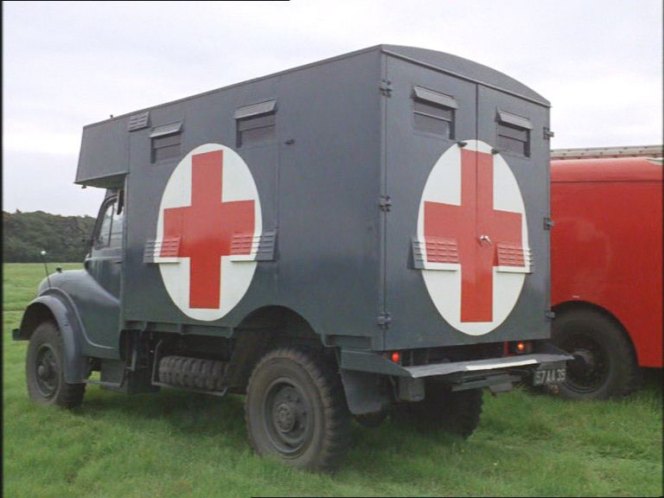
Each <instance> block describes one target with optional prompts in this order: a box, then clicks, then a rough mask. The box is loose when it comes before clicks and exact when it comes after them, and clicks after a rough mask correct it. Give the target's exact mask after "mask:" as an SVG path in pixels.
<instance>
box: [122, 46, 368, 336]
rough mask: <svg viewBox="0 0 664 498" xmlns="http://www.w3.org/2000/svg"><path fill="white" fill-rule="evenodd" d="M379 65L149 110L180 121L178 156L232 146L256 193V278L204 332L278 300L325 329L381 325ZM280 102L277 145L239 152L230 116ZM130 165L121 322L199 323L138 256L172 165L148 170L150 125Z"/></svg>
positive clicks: (341, 65)
mask: <svg viewBox="0 0 664 498" xmlns="http://www.w3.org/2000/svg"><path fill="white" fill-rule="evenodd" d="M378 67H379V54H378V52H375V53H366V54H362V55H358V56H357V57H351V58H347V59H341V60H338V61H335V62H333V63H330V64H328V65H321V66H314V67H311V68H309V69H308V70H307V71H299V72H298V71H295V72H292V73H289V74H287V75H284V76H280V77H275V78H272V79H262V80H259V81H255V82H250V83H247V84H245V85H240V86H235V87H232V88H229V89H227V90H223V91H219V92H216V93H212V94H208V95H205V96H202V97H200V98H198V99H192V100H188V101H185V102H180V103H176V104H173V105H171V106H160V107H158V108H155V109H153V110H152V111H151V121H152V125H153V126H160V125H161V124H162V123H164V124H167V123H171V122H174V121H179V120H183V119H184V120H185V121H186V125H185V126H184V128H183V132H182V150H181V156H184V155H185V154H186V153H187V152H189V151H190V150H191V149H193V148H195V147H197V146H198V145H201V144H204V143H210V142H214V143H222V144H224V145H227V146H230V147H232V148H235V149H236V150H237V152H238V154H240V156H241V157H242V158H243V159H244V161H245V162H246V163H247V165H248V166H249V168H250V170H251V172H252V175H253V176H254V180H255V182H256V185H257V188H258V191H259V194H260V198H261V206H262V217H263V233H264V236H265V237H264V240H262V241H261V254H260V256H261V257H260V258H258V259H259V260H260V262H259V264H258V267H257V271H256V274H255V276H254V279H253V283H252V285H251V287H250V288H249V291H248V292H247V294H246V296H245V298H244V299H243V300H242V301H241V302H240V303H239V305H238V306H237V307H236V308H235V309H234V310H233V311H232V312H231V313H230V314H229V315H227V316H226V317H224V318H223V319H221V320H220V321H218V322H213V323H210V324H211V325H215V326H220V327H233V326H235V325H237V324H238V323H239V322H240V320H242V318H244V316H246V315H247V314H249V313H250V312H251V311H253V310H254V309H257V308H259V307H261V306H266V305H282V306H288V307H290V308H292V309H294V310H296V311H297V312H298V313H300V314H302V315H303V316H304V317H305V318H306V319H307V320H309V321H310V322H311V323H312V325H314V326H315V328H316V329H317V330H319V331H320V332H322V333H343V334H348V335H365V336H366V335H371V334H372V333H373V332H374V331H375V330H377V329H376V327H375V319H376V315H377V313H378V309H377V300H376V298H375V294H376V293H377V292H378V286H379V284H378V276H377V270H378V263H377V257H378V256H377V254H378V249H379V248H378V240H377V238H376V232H377V223H378V195H379V192H378V184H377V182H376V178H377V176H378V170H379V156H380V154H379V150H380V144H379V130H380V121H379V103H380V94H379V91H378V77H377V75H378ZM275 99H277V100H278V101H279V108H278V109H277V111H276V140H274V141H272V142H269V143H262V144H256V145H250V146H243V147H239V148H236V147H235V143H236V137H235V133H236V128H235V127H236V122H235V113H236V110H237V109H238V108H242V107H244V106H246V105H251V104H253V103H255V102H256V101H266V100H275ZM131 160H132V163H131V176H130V178H131V181H130V182H128V185H129V187H128V192H127V201H126V202H127V220H126V223H127V234H128V235H127V240H128V247H127V254H126V257H125V263H124V265H123V266H124V270H125V274H124V284H125V292H124V296H123V298H124V301H123V304H124V308H123V309H124V319H125V320H132V321H147V320H150V321H164V322H174V323H200V322H196V321H195V320H191V319H189V318H187V317H185V316H184V315H183V314H182V313H181V312H180V311H179V310H178V309H177V308H176V307H175V305H174V304H173V303H172V302H171V301H170V298H169V297H168V295H167V293H166V291H165V289H164V286H163V283H162V281H161V276H160V273H159V269H158V266H157V265H154V264H150V263H149V262H147V263H146V260H145V259H144V257H145V247H146V243H148V242H149V241H150V240H154V239H155V230H156V220H157V217H158V209H159V202H160V199H161V193H162V191H163V189H164V187H165V185H166V182H167V180H168V177H169V176H170V174H171V172H172V171H173V169H174V168H175V166H176V165H177V162H178V161H179V158H176V159H172V160H165V161H161V162H158V163H151V162H150V146H149V138H148V130H139V131H136V132H133V133H132V134H131ZM275 233H276V234H277V237H276V238H275V237H272V238H271V237H270V235H273V234H275ZM268 253H269V254H268ZM148 261H149V258H148Z"/></svg>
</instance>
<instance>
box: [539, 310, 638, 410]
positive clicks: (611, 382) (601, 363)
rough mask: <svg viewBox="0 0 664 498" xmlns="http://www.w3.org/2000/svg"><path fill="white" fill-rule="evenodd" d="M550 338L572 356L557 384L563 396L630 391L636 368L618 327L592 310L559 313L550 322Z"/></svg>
mask: <svg viewBox="0 0 664 498" xmlns="http://www.w3.org/2000/svg"><path fill="white" fill-rule="evenodd" d="M552 342H553V343H554V344H556V345H557V346H558V347H560V348H561V349H563V350H564V351H566V352H568V353H570V354H571V355H573V356H574V360H573V361H570V362H569V363H568V364H567V380H566V381H565V382H564V383H563V384H561V385H560V386H559V389H560V395H561V396H562V397H563V398H567V399H576V400H583V399H607V398H611V397H618V396H624V395H626V394H629V393H630V392H632V391H633V390H634V389H635V388H636V386H637V384H638V377H639V369H638V365H637V364H636V359H635V358H634V353H633V351H632V347H631V344H630V343H629V340H628V339H627V338H626V336H625V334H624V333H623V330H622V329H621V327H620V326H619V325H618V324H617V323H615V322H614V321H613V320H611V319H610V318H609V317H607V316H605V315H603V314H601V313H600V312H598V311H595V310H573V311H568V312H562V313H560V314H559V315H558V316H557V317H556V319H555V320H554V322H553V328H552Z"/></svg>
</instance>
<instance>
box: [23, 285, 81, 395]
mask: <svg viewBox="0 0 664 498" xmlns="http://www.w3.org/2000/svg"><path fill="white" fill-rule="evenodd" d="M65 299H66V297H65ZM46 320H53V321H55V323H56V324H57V326H58V328H59V329H60V335H61V337H62V344H63V349H64V351H63V354H64V360H65V361H64V363H65V364H64V376H65V382H67V383H68V384H78V383H81V382H85V379H86V378H87V376H88V362H87V359H86V358H85V357H84V356H82V355H81V340H82V334H83V330H82V325H81V323H80V320H79V319H78V316H77V314H76V312H75V310H74V309H72V305H71V304H70V303H68V302H66V301H65V300H64V299H62V298H61V297H59V296H57V295H53V294H47V295H41V296H39V297H38V298H37V299H35V300H34V301H32V302H31V303H30V304H29V305H28V307H27V308H26V310H25V313H23V319H22V320H21V326H20V327H19V328H18V329H16V330H14V332H13V338H14V339H15V340H29V339H30V337H31V336H32V333H33V332H34V330H35V329H36V328H37V326H38V325H39V324H40V323H42V322H44V321H46Z"/></svg>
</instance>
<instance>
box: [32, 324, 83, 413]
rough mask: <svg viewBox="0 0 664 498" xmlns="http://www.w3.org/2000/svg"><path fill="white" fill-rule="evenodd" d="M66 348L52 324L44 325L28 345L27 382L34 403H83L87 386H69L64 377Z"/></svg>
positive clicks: (58, 331)
mask: <svg viewBox="0 0 664 498" xmlns="http://www.w3.org/2000/svg"><path fill="white" fill-rule="evenodd" d="M64 361H65V359H64V347H63V344H62V337H61V336H60V330H59V329H58V328H57V326H56V325H55V324H54V323H53V322H43V323H41V324H40V325H39V326H38V327H37V328H36V329H35V331H34V332H33V334H32V337H30V343H29V344H28V354H27V358H26V364H25V367H26V380H27V384H28V394H29V395H30V399H32V400H33V401H34V402H36V403H39V404H43V405H57V406H60V407H63V408H74V407H77V406H79V405H80V404H81V403H82V402H83V395H84V394H85V384H68V383H67V382H65V377H64Z"/></svg>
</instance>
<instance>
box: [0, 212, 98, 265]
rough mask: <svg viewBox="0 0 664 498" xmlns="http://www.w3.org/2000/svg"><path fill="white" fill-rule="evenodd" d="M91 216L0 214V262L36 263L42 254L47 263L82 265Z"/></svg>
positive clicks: (92, 223) (90, 228)
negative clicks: (44, 251) (75, 263)
mask: <svg viewBox="0 0 664 498" xmlns="http://www.w3.org/2000/svg"><path fill="white" fill-rule="evenodd" d="M94 224H95V219H94V218H92V217H91V216H60V215H55V214H49V213H45V212H43V211H35V212H33V213H22V212H20V211H19V210H18V209H17V210H16V212H15V213H13V214H12V213H8V212H5V211H3V212H2V228H3V241H2V259H3V261H5V262H37V261H40V253H41V251H42V250H46V251H47V252H48V259H49V260H50V261H58V262H70V261H71V262H75V261H82V260H83V258H84V257H85V254H86V253H87V251H88V247H87V244H86V242H85V240H86V239H88V238H89V237H90V235H91V233H92V229H93V227H94Z"/></svg>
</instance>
